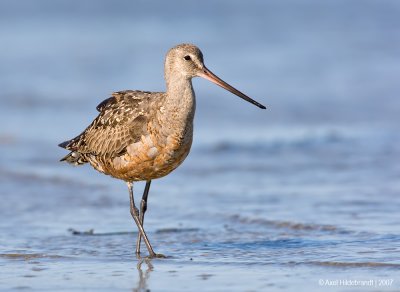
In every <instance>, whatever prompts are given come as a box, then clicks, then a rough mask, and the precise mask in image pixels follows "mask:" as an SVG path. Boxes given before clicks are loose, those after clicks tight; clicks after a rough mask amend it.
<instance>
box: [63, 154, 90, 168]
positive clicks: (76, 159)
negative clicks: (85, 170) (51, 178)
mask: <svg viewBox="0 0 400 292" xmlns="http://www.w3.org/2000/svg"><path fill="white" fill-rule="evenodd" d="M60 161H66V162H68V163H70V164H73V165H82V164H85V163H87V162H88V161H87V160H86V158H85V157H84V156H83V155H82V154H81V153H79V152H76V151H72V152H70V153H69V154H68V155H66V156H65V157H63V158H62V159H61V160H60Z"/></svg>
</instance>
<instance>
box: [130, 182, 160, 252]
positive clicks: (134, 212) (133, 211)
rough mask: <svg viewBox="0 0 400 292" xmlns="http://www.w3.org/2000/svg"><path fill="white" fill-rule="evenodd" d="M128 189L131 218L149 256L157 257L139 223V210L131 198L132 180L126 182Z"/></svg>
mask: <svg viewBox="0 0 400 292" xmlns="http://www.w3.org/2000/svg"><path fill="white" fill-rule="evenodd" d="M127 185H128V189H129V198H130V211H131V215H132V218H133V220H135V223H136V225H137V227H138V229H139V234H141V235H142V237H143V240H144V243H145V244H146V246H147V249H148V251H149V256H150V257H151V258H154V257H157V255H156V253H155V252H154V250H153V248H152V247H151V244H150V241H149V239H148V238H147V235H146V232H145V231H144V229H143V226H142V225H141V224H140V219H139V211H138V209H137V208H136V206H135V200H134V198H133V183H132V182H128V183H127Z"/></svg>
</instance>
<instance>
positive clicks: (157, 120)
mask: <svg viewBox="0 0 400 292" xmlns="http://www.w3.org/2000/svg"><path fill="white" fill-rule="evenodd" d="M194 77H203V78H205V79H207V80H210V81H211V82H213V83H215V84H217V85H219V86H221V87H222V88H224V89H226V90H228V91H230V92H232V93H234V94H235V95H237V96H239V97H241V98H243V99H244V100H246V101H248V102H250V103H252V104H254V105H256V106H258V107H259V108H262V109H265V106H263V105H262V104H260V103H258V102H257V101H255V100H253V99H251V98H250V97H248V96H247V95H245V94H243V93H242V92H240V91H238V90H237V89H235V88H233V87H232V86H230V85H229V84H227V83H226V82H224V81H223V80H221V79H220V78H219V77H217V76H216V75H215V74H213V73H212V72H211V71H210V70H208V69H207V67H206V66H205V65H204V61H203V54H202V52H201V51H200V50H199V48H197V47H196V46H194V45H191V44H180V45H177V46H176V47H174V48H172V49H170V50H169V51H168V53H167V56H166V58H165V81H166V83H167V91H166V92H148V91H138V90H135V91H133V90H126V91H119V92H115V93H113V94H112V96H111V97H110V98H108V99H106V100H104V101H103V102H101V103H100V104H99V105H98V106H97V110H98V111H99V112H100V113H99V115H98V116H97V118H96V119H94V121H93V122H92V123H91V124H90V125H89V126H88V127H87V128H86V129H85V130H84V131H83V132H82V133H81V134H80V135H79V136H77V137H75V138H73V139H72V140H68V141H65V142H63V143H61V144H60V145H59V146H60V147H62V148H65V149H67V150H69V151H71V152H70V153H69V154H68V155H67V156H65V157H64V158H62V159H61V161H67V162H68V163H71V164H74V165H81V164H85V163H90V164H91V165H92V166H93V168H95V169H96V170H98V171H100V172H102V173H104V174H107V175H111V176H112V177H115V178H117V179H121V180H123V181H125V182H126V183H127V185H128V189H129V197H130V212H131V215H132V217H133V219H134V220H135V223H136V225H137V227H138V230H139V232H138V237H137V242H136V253H137V254H139V253H140V243H141V239H142V238H143V240H144V243H145V244H146V247H147V249H148V251H149V257H161V256H162V255H159V254H156V253H155V252H154V250H153V248H152V246H151V244H150V241H149V240H148V238H147V235H146V232H145V231H144V229H143V222H144V214H145V212H146V209H147V197H148V195H149V189H150V184H151V181H152V180H153V179H156V178H160V177H163V176H165V175H167V174H169V173H170V172H171V171H173V170H174V169H176V168H177V167H178V166H179V165H180V164H181V163H182V162H183V160H185V158H186V157H187V155H188V154H189V151H190V147H191V145H192V139H193V118H194V113H195V108H196V100H195V94H194V91H193V87H192V78H194ZM136 181H146V186H145V189H144V193H143V196H142V200H141V203H140V211H139V210H138V209H137V208H136V206H135V202H134V196H133V182H136Z"/></svg>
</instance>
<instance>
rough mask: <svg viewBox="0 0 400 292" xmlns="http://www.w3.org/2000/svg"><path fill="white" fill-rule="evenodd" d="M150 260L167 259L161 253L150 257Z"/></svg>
mask: <svg viewBox="0 0 400 292" xmlns="http://www.w3.org/2000/svg"><path fill="white" fill-rule="evenodd" d="M148 258H149V259H166V258H167V257H166V256H165V255H163V254H161V253H154V254H150V255H149V256H148Z"/></svg>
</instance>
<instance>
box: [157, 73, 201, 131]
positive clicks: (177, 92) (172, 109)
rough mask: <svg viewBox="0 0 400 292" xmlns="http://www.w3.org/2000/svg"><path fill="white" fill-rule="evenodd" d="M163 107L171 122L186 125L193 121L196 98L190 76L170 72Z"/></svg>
mask: <svg viewBox="0 0 400 292" xmlns="http://www.w3.org/2000/svg"><path fill="white" fill-rule="evenodd" d="M165 107H166V108H165V109H166V111H165V112H166V113H168V114H169V118H170V122H171V123H172V124H175V123H178V124H181V125H186V124H188V123H192V122H193V118H194V113H195V109H196V99H195V94H194V91H193V86H192V80H191V78H183V77H182V76H179V75H174V74H172V76H171V77H170V78H168V79H167V92H166V100H165Z"/></svg>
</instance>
